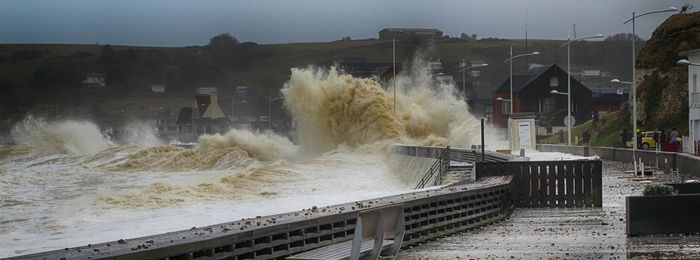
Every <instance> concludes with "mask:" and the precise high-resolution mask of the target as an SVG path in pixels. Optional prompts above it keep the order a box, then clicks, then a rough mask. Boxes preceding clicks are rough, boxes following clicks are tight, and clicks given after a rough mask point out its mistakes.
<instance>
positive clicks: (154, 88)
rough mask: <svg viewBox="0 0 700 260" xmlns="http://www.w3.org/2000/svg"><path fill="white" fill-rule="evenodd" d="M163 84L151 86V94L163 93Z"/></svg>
mask: <svg viewBox="0 0 700 260" xmlns="http://www.w3.org/2000/svg"><path fill="white" fill-rule="evenodd" d="M165 87H166V85H165V84H153V85H151V92H153V93H165Z"/></svg>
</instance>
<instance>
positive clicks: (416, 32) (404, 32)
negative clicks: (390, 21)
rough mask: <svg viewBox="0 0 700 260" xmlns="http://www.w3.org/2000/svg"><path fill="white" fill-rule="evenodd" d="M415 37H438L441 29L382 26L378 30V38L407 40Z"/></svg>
mask: <svg viewBox="0 0 700 260" xmlns="http://www.w3.org/2000/svg"><path fill="white" fill-rule="evenodd" d="M415 38H427V39H434V40H437V39H440V38H442V31H440V30H438V29H421V28H384V29H382V30H381V31H379V39H380V40H391V39H396V40H407V39H415Z"/></svg>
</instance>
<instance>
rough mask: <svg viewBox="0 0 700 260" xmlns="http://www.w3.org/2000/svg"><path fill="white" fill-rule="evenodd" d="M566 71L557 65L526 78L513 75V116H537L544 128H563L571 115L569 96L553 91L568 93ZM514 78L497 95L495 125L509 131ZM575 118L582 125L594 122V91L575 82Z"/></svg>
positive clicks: (543, 68) (573, 92)
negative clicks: (566, 118)
mask: <svg viewBox="0 0 700 260" xmlns="http://www.w3.org/2000/svg"><path fill="white" fill-rule="evenodd" d="M567 76H568V74H567V73H566V71H564V70H562V69H561V68H560V67H559V66H557V65H556V64H551V65H547V66H543V67H538V68H534V69H531V70H530V71H529V72H528V73H526V74H514V75H513V99H514V100H513V110H514V111H513V112H514V113H534V114H535V115H536V116H537V119H538V120H539V121H540V122H541V125H542V126H563V125H564V117H566V115H567V109H566V105H567V96H566V95H559V94H552V93H551V91H552V90H556V91H559V92H562V93H566V92H567V91H568V88H567ZM510 80H511V79H510V78H509V79H506V81H505V82H503V84H501V86H500V87H499V88H498V89H497V90H496V91H494V92H493V124H494V125H497V126H500V127H506V126H507V123H508V115H509V114H510V111H509V110H510V103H509V102H507V101H499V100H497V98H499V97H500V98H502V99H504V100H509V99H510ZM571 92H572V95H571V115H572V116H573V117H574V119H575V120H576V124H580V123H583V122H586V121H588V120H590V117H591V110H592V99H591V90H590V89H588V88H587V87H586V86H584V85H583V84H581V82H579V81H578V80H576V79H574V78H572V79H571Z"/></svg>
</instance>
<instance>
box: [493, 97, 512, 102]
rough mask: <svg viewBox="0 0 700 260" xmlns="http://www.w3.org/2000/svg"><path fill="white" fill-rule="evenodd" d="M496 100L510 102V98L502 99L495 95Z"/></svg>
mask: <svg viewBox="0 0 700 260" xmlns="http://www.w3.org/2000/svg"><path fill="white" fill-rule="evenodd" d="M496 100H498V101H502V102H510V99H503V98H501V97H497V98H496Z"/></svg>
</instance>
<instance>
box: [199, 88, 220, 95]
mask: <svg viewBox="0 0 700 260" xmlns="http://www.w3.org/2000/svg"><path fill="white" fill-rule="evenodd" d="M216 90H217V89H216V87H198V88H197V95H209V94H211V93H216Z"/></svg>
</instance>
